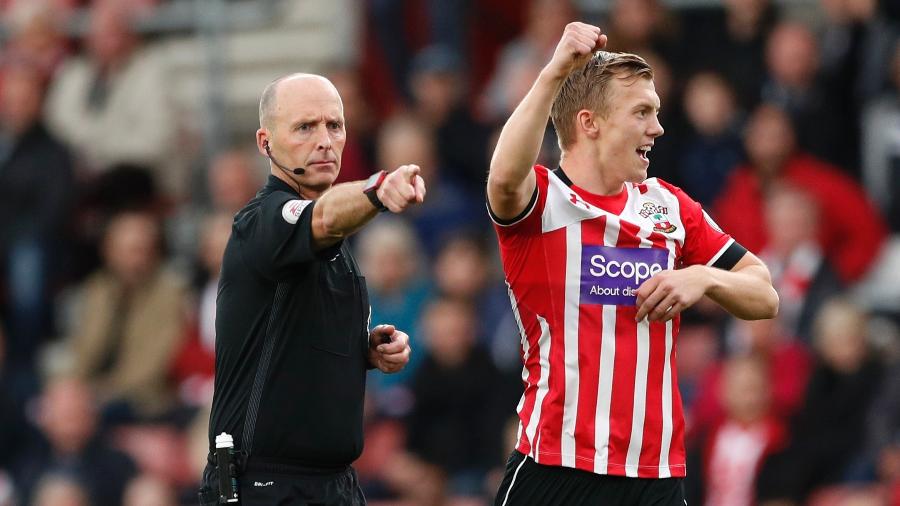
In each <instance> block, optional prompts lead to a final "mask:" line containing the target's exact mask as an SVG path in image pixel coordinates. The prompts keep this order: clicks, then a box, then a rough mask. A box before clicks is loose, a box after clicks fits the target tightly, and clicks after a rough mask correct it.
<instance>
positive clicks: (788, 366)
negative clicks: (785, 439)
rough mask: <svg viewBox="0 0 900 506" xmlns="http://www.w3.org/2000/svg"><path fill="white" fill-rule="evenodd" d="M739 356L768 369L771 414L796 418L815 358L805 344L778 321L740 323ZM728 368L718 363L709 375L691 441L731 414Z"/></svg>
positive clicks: (694, 415) (695, 412) (694, 413)
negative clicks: (726, 397)
mask: <svg viewBox="0 0 900 506" xmlns="http://www.w3.org/2000/svg"><path fill="white" fill-rule="evenodd" d="M734 333H735V334H736V337H737V341H738V342H737V343H736V346H735V348H736V349H735V353H736V354H737V355H738V356H752V357H754V358H755V359H756V360H758V361H760V363H761V364H763V365H764V366H765V369H764V372H765V373H766V385H767V387H766V388H767V396H768V399H767V402H768V407H769V412H770V413H771V414H772V415H773V416H776V417H778V418H779V419H780V420H787V419H789V418H790V417H791V416H793V415H794V414H795V413H797V411H798V410H799V409H800V407H801V406H802V405H803V402H804V394H805V392H806V388H807V382H808V381H809V377H810V373H811V371H812V366H813V364H812V357H811V356H810V353H809V351H808V350H807V349H806V347H805V346H804V345H803V344H802V343H799V342H797V340H795V339H794V337H793V336H791V335H790V334H787V333H786V332H785V330H784V329H783V328H781V327H780V326H779V325H778V322H777V320H756V321H738V322H736V323H735V330H734ZM725 368H726V366H725V364H723V363H721V362H719V363H716V364H715V365H714V366H713V367H712V368H711V369H710V370H709V371H708V372H707V374H706V375H705V377H704V378H703V381H702V382H701V384H700V387H699V391H698V393H697V399H696V401H695V402H694V405H693V406H692V408H691V418H690V420H691V425H690V427H689V428H688V438H689V440H696V439H698V438H700V439H702V438H703V437H705V436H706V435H707V434H708V432H709V431H710V430H711V429H712V428H714V427H715V426H716V425H717V424H718V422H719V421H721V419H722V417H723V416H725V415H726V414H727V412H726V410H727V409H728V405H727V404H726V403H725V402H724V401H723V398H722V396H721V392H722V388H723V387H722V385H723V383H724V382H726V379H725V370H726V369H725Z"/></svg>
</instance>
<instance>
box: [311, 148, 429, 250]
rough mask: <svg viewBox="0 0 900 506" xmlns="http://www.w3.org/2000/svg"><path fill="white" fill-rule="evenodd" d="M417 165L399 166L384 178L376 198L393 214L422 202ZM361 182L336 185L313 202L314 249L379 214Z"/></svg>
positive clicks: (335, 241) (329, 243) (362, 224)
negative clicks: (314, 203) (364, 191)
mask: <svg viewBox="0 0 900 506" xmlns="http://www.w3.org/2000/svg"><path fill="white" fill-rule="evenodd" d="M419 171H420V169H419V167H418V166H417V165H402V166H400V167H399V168H398V169H397V170H395V171H393V172H391V173H390V174H388V175H387V177H385V179H384V182H383V183H382V185H381V187H380V188H378V190H377V194H378V199H379V200H381V202H382V203H383V204H384V205H385V206H386V207H387V208H388V210H389V211H391V212H393V213H399V212H402V211H403V210H404V209H406V208H407V207H409V206H410V205H412V204H418V203H421V202H423V201H424V200H425V182H424V181H423V180H422V176H420V175H419ZM364 186H365V182H364V181H354V182H352V183H344V184H339V185H337V186H335V187H333V188H331V189H329V190H328V191H326V192H325V193H324V194H323V195H322V197H321V198H319V200H318V201H317V202H316V205H315V207H314V208H313V215H312V237H313V246H314V247H315V248H316V249H317V250H322V249H325V248H327V247H329V246H333V245H334V244H337V243H338V242H339V241H341V240H342V239H343V238H345V237H347V236H349V235H351V234H353V233H355V232H356V231H358V230H359V229H361V228H362V227H363V226H364V225H365V224H366V223H368V222H369V221H370V220H371V219H372V218H374V217H375V216H376V215H377V214H378V209H376V208H375V206H374V205H372V202H371V201H370V200H369V198H368V197H367V196H366V195H365V194H364V193H363V188H364Z"/></svg>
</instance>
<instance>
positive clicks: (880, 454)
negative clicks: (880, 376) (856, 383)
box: [865, 363, 900, 504]
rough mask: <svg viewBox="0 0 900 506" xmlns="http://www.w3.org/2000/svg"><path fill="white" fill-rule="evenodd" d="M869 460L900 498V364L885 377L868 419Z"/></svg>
mask: <svg viewBox="0 0 900 506" xmlns="http://www.w3.org/2000/svg"><path fill="white" fill-rule="evenodd" d="M865 448H866V460H867V461H868V462H869V463H870V464H871V465H872V466H873V467H874V468H875V469H874V471H875V474H876V476H877V477H878V478H879V479H880V481H881V482H882V483H883V484H885V485H887V486H889V487H891V488H892V490H893V493H894V496H893V497H894V500H895V502H893V503H891V504H897V503H896V499H900V363H895V364H893V366H892V367H891V369H890V371H889V372H888V373H887V374H886V375H885V381H884V384H883V385H882V387H881V388H880V389H879V391H878V393H877V394H876V396H875V401H874V402H873V403H872V408H871V409H870V410H869V414H868V419H867V420H866V446H865Z"/></svg>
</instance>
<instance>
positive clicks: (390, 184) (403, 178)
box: [378, 165, 425, 213]
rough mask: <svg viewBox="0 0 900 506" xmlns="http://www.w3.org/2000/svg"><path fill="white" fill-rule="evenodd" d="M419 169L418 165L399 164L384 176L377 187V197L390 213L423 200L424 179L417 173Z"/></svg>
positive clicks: (397, 211)
mask: <svg viewBox="0 0 900 506" xmlns="http://www.w3.org/2000/svg"><path fill="white" fill-rule="evenodd" d="M421 171H422V169H421V168H419V166H418V165H401V166H400V167H398V168H397V170H394V171H392V172H391V173H390V174H388V175H387V177H385V178H384V182H383V183H381V187H380V188H378V199H379V200H381V203H382V204H384V205H385V206H386V207H387V208H388V210H389V211H391V212H392V213H400V212H403V210H404V209H406V208H407V207H409V206H411V205H413V204H421V203H422V202H424V201H425V180H424V179H422V176H420V175H419V173H420V172H421Z"/></svg>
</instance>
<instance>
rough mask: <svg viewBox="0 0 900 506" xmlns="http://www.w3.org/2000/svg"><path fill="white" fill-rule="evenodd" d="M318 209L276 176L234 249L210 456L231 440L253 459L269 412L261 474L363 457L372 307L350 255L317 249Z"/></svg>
mask: <svg viewBox="0 0 900 506" xmlns="http://www.w3.org/2000/svg"><path fill="white" fill-rule="evenodd" d="M315 205H316V202H315V201H308V200H302V197H300V196H299V195H298V194H297V192H296V191H294V190H293V189H292V188H291V187H290V186H288V185H287V184H286V183H284V182H283V181H281V180H280V179H278V178H276V177H274V176H269V179H268V181H267V182H266V185H265V186H264V187H263V188H262V190H260V192H259V193H258V194H257V195H256V197H255V198H254V199H253V200H252V201H250V203H249V204H247V206H246V207H244V208H243V209H242V210H241V211H240V212H238V213H237V214H236V215H235V218H234V225H233V227H232V234H231V238H230V239H229V241H228V246H227V247H226V248H225V257H224V260H223V264H222V274H221V278H220V281H219V293H218V297H217V309H216V379H215V394H214V396H213V406H212V417H211V419H210V434H209V437H210V447H211V448H214V444H213V443H214V440H215V436H216V435H217V434H219V433H221V432H227V433H229V434H231V435H232V436H234V441H235V446H236V448H237V449H238V450H246V446H247V445H246V441H245V440H246V438H245V435H244V431H245V429H246V428H247V427H245V423H246V424H248V425H247V426H248V427H251V426H252V416H251V417H248V416H247V415H248V411H252V410H253V408H252V407H251V406H254V405H258V415H257V419H256V422H255V428H254V430H250V431H248V433H250V434H252V441H251V442H250V444H251V457H250V463H251V465H252V464H253V463H254V462H257V463H266V464H268V463H273V464H287V465H297V466H304V467H316V468H319V467H339V466H344V465H348V464H350V463H351V462H352V461H354V460H356V458H357V457H359V455H360V453H361V452H362V446H363V439H362V418H363V395H364V390H365V378H366V366H367V349H368V331H367V326H368V318H369V299H368V294H367V292H366V284H365V278H363V277H362V276H361V275H360V274H359V269H358V267H357V265H356V262H355V260H354V259H353V257H352V256H351V254H350V250H349V249H348V248H347V246H346V245H344V244H343V243H341V244H338V245H335V246H332V247H330V248H327V249H326V250H323V251H318V252H316V251H315V250H314V249H313V243H312V241H313V239H312V214H313V207H314V206H315ZM267 339H270V340H272V341H271V344H270V345H269V346H268V348H269V349H268V350H267V349H266V348H267V347H266V345H265V343H266V340H267ZM267 357H268V367H267V368H266V367H265V362H266V361H267ZM261 363H262V364H263V366H262V367H260V364H261ZM255 383H256V384H257V385H258V386H260V385H261V387H262V388H261V389H260V390H261V392H260V393H259V394H257V395H254V396H253V397H255V398H252V396H251V389H253V387H254V384H255ZM251 415H252V413H251Z"/></svg>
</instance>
